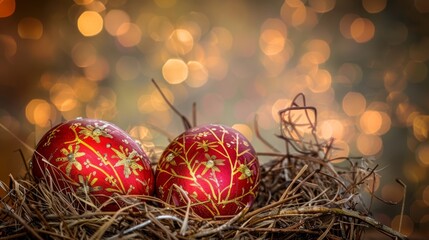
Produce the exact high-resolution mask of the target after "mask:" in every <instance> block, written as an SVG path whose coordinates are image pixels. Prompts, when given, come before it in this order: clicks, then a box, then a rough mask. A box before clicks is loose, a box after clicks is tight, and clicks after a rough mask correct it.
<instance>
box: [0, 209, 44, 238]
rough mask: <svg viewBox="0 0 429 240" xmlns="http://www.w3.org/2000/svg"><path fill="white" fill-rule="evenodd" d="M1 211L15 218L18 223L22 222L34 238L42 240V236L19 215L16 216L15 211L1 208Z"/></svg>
mask: <svg viewBox="0 0 429 240" xmlns="http://www.w3.org/2000/svg"><path fill="white" fill-rule="evenodd" d="M1 211H2V212H4V213H6V214H7V215H9V216H11V217H13V218H15V219H16V220H17V221H18V222H19V223H20V224H22V226H23V227H24V228H25V229H26V230H27V231H28V232H29V233H30V234H31V235H32V236H33V237H34V238H36V239H39V240H43V238H42V237H41V236H40V235H39V234H38V233H37V232H36V231H34V229H33V228H32V227H30V226H29V225H28V224H27V222H26V221H25V220H24V219H22V218H21V217H20V216H18V215H17V214H16V213H14V212H12V211H10V210H6V209H1Z"/></svg>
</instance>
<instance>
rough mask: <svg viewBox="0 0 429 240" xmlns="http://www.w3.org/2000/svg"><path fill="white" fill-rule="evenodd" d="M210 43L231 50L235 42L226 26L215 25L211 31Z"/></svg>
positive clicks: (221, 48)
mask: <svg viewBox="0 0 429 240" xmlns="http://www.w3.org/2000/svg"><path fill="white" fill-rule="evenodd" d="M210 43H211V44H212V45H213V46H217V47H218V48H219V49H220V50H224V51H226V50H230V49H231V47H232V44H233V43H234V37H233V36H232V34H231V32H230V31H229V30H228V29H226V28H224V27H213V28H212V29H211V31H210Z"/></svg>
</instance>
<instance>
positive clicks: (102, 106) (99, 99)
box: [85, 87, 118, 121]
mask: <svg viewBox="0 0 429 240" xmlns="http://www.w3.org/2000/svg"><path fill="white" fill-rule="evenodd" d="M116 101H117V95H116V93H115V92H114V91H113V90H112V89H111V88H107V87H102V88H99V90H98V91H97V95H96V96H95V97H94V98H93V99H92V100H91V101H90V102H89V103H88V104H87V105H86V108H85V115H86V116H87V117H89V118H96V119H105V120H107V121H108V120H111V119H113V118H115V116H116V114H117V112H118V110H117V108H116Z"/></svg>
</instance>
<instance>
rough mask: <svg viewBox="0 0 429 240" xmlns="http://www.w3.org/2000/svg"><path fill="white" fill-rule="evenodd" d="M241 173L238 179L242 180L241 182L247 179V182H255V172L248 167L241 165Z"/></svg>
mask: <svg viewBox="0 0 429 240" xmlns="http://www.w3.org/2000/svg"><path fill="white" fill-rule="evenodd" d="M239 171H240V173H241V175H240V176H239V177H238V179H240V180H244V179H247V181H249V180H250V182H251V183H253V180H252V175H253V172H252V170H250V169H249V167H248V166H247V165H245V164H240V167H239Z"/></svg>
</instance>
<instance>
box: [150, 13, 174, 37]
mask: <svg viewBox="0 0 429 240" xmlns="http://www.w3.org/2000/svg"><path fill="white" fill-rule="evenodd" d="M173 31H174V27H173V24H171V22H170V20H169V19H168V18H167V17H164V16H154V17H151V18H150V20H149V22H148V24H147V33H148V35H149V37H150V38H151V39H152V40H154V41H156V42H161V41H165V40H167V39H168V38H169V37H170V35H171V33H172V32H173Z"/></svg>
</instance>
